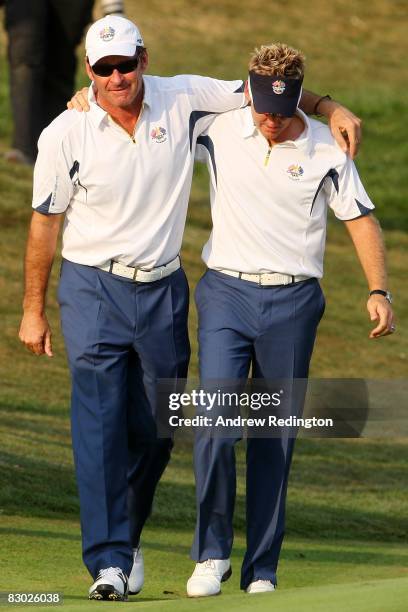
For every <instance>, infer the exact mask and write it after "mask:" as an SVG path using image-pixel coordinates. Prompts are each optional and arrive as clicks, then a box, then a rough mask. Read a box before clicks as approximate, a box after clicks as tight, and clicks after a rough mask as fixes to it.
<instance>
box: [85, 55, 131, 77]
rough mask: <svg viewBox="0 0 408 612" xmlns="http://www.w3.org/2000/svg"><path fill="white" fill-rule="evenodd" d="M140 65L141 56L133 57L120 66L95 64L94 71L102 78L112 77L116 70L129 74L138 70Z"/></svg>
mask: <svg viewBox="0 0 408 612" xmlns="http://www.w3.org/2000/svg"><path fill="white" fill-rule="evenodd" d="M138 63H139V56H137V57H132V59H130V60H127V61H126V62H120V64H95V65H94V66H92V70H93V72H94V73H95V74H97V75H98V76H101V77H107V76H111V74H112V72H113V71H114V70H117V71H118V72H120V74H127V73H128V72H133V71H134V70H136V68H137V66H138Z"/></svg>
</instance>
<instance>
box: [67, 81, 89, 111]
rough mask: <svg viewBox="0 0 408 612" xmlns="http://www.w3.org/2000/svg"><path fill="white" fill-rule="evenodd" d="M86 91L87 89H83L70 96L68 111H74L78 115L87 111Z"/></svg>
mask: <svg viewBox="0 0 408 612" xmlns="http://www.w3.org/2000/svg"><path fill="white" fill-rule="evenodd" d="M88 89H89V88H88V87H83V88H82V89H81V90H80V91H77V92H76V93H75V94H74V95H73V96H72V98H71V100H70V101H69V102H67V108H68V110H73V109H75V110H76V111H78V112H80V113H82V111H85V112H88V111H89V102H88Z"/></svg>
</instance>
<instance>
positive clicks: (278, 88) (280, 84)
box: [272, 81, 286, 95]
mask: <svg viewBox="0 0 408 612" xmlns="http://www.w3.org/2000/svg"><path fill="white" fill-rule="evenodd" d="M285 87H286V85H285V81H274V82H273V83H272V89H273V93H276V94H278V95H279V94H283V92H284V91H285Z"/></svg>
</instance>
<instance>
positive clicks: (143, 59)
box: [140, 49, 149, 72]
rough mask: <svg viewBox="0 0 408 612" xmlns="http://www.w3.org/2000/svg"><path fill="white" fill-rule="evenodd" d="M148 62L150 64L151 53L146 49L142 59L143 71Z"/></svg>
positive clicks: (141, 66) (141, 67)
mask: <svg viewBox="0 0 408 612" xmlns="http://www.w3.org/2000/svg"><path fill="white" fill-rule="evenodd" d="M148 64H149V55H148V53H147V49H146V50H145V51H143V54H142V57H141V59H140V69H141V71H142V72H145V70H146V68H147V66H148Z"/></svg>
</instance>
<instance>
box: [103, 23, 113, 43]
mask: <svg viewBox="0 0 408 612" xmlns="http://www.w3.org/2000/svg"><path fill="white" fill-rule="evenodd" d="M114 36H115V30H114V29H113V28H111V26H106V27H104V28H103V29H102V30H101V31H100V32H99V38H101V39H102V40H103V41H104V42H109V41H110V40H112V38H113V37H114Z"/></svg>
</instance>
